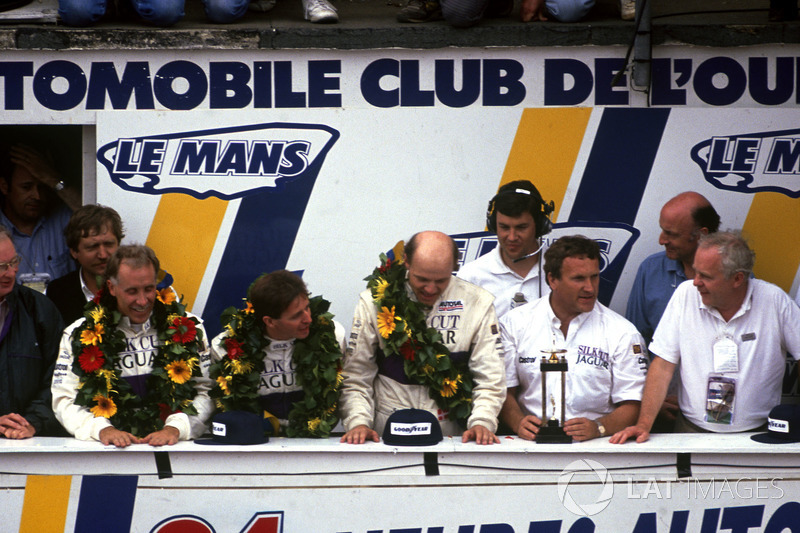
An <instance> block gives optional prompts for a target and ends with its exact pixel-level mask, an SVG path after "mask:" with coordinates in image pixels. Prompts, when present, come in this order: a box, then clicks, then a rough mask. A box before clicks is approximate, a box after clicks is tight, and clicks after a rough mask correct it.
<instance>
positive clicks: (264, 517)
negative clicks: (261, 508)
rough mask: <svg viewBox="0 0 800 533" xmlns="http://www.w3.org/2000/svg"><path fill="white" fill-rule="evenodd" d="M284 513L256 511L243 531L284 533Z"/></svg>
mask: <svg viewBox="0 0 800 533" xmlns="http://www.w3.org/2000/svg"><path fill="white" fill-rule="evenodd" d="M282 532H283V513H256V514H255V516H253V518H252V519H251V520H250V522H248V523H247V525H246V526H244V529H242V533H282Z"/></svg>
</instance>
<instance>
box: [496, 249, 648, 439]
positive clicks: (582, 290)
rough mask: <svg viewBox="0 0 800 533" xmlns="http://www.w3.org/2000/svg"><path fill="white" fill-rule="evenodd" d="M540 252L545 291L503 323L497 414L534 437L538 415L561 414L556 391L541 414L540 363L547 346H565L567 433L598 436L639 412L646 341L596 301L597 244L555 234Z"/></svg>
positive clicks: (522, 433)
mask: <svg viewBox="0 0 800 533" xmlns="http://www.w3.org/2000/svg"><path fill="white" fill-rule="evenodd" d="M544 258H545V265H544V270H545V273H546V274H547V282H548V283H549V284H550V288H551V289H552V292H551V293H550V296H549V297H546V298H541V299H539V300H537V301H536V302H534V303H531V304H529V305H526V306H524V307H520V308H517V309H513V310H512V311H510V312H509V313H508V314H507V315H506V316H505V317H503V319H502V321H501V326H502V339H503V349H504V352H505V365H506V384H507V386H508V394H507V395H506V401H505V404H504V405H503V410H502V412H501V418H502V419H503V421H504V422H505V423H506V424H508V426H509V427H510V428H511V429H513V430H514V432H515V433H516V434H517V435H519V436H520V437H522V438H523V439H528V440H534V439H536V435H537V434H538V433H539V428H540V427H541V425H542V420H547V419H549V418H550V417H553V416H556V417H558V416H559V415H560V413H561V406H560V405H559V404H560V403H561V400H560V397H558V398H557V397H556V396H560V395H558V394H553V395H552V397H551V398H550V401H552V402H555V405H556V407H555V409H553V407H552V404H551V405H546V406H544V409H546V412H543V406H542V381H541V380H542V373H541V370H540V365H541V359H542V357H548V355H547V351H548V350H552V349H559V350H566V353H565V354H564V356H565V357H566V359H567V363H568V368H569V371H568V379H567V388H566V400H565V401H566V406H565V409H564V413H565V417H566V422H565V424H564V429H565V432H566V434H567V435H569V436H570V437H572V438H573V439H574V440H577V441H583V440H588V439H593V438H596V437H604V436H606V434H610V433H612V432H615V431H618V430H620V429H622V428H624V427H626V426H627V425H629V424H631V423H632V422H633V421H634V420H636V417H637V415H638V413H639V401H640V399H641V397H642V388H643V386H644V380H645V374H646V372H647V352H646V349H645V347H644V341H643V339H642V337H641V335H640V334H639V333H638V332H637V331H636V328H635V327H634V326H633V324H631V323H630V322H628V321H627V320H625V319H624V318H622V317H621V316H620V315H618V314H617V313H615V312H613V311H611V310H610V309H608V308H607V307H606V306H604V305H602V304H601V303H599V302H598V301H597V290H598V285H599V281H600V248H599V247H598V246H597V243H595V242H594V241H593V240H591V239H587V238H586V237H582V236H570V237H561V238H560V239H558V240H557V241H555V242H554V243H553V244H552V245H551V246H550V248H549V249H548V250H547V252H546V253H545V255H544ZM551 386H552V384H551ZM550 390H552V389H550ZM546 401H547V400H546Z"/></svg>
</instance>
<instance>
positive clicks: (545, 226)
mask: <svg viewBox="0 0 800 533" xmlns="http://www.w3.org/2000/svg"><path fill="white" fill-rule="evenodd" d="M554 208H555V206H554V204H553V202H549V203H548V202H545V201H544V200H542V196H541V195H540V194H539V191H538V190H537V189H536V187H534V186H533V184H532V183H531V182H529V181H524V180H518V181H512V182H510V183H507V184H505V185H503V186H502V187H500V189H499V190H498V192H497V194H496V195H495V196H494V197H493V198H492V199H491V200H490V201H489V207H488V209H487V211H486V227H487V228H488V229H489V231H491V232H492V233H496V234H497V246H496V247H495V249H494V250H492V251H491V252H489V253H487V254H484V255H482V256H481V257H479V258H478V259H476V260H475V261H472V262H471V263H467V264H466V265H464V266H463V267H461V269H460V270H459V271H458V274H457V275H458V277H459V278H462V279H465V280H467V281H469V282H470V283H474V284H475V285H478V286H480V287H483V288H484V289H486V290H487V291H489V292H490V293H492V294H493V295H494V296H495V300H494V307H495V309H496V310H497V317H498V318H502V317H503V315H505V314H506V313H507V312H508V311H509V310H510V309H513V308H514V307H519V306H520V305H523V304H525V303H527V302H532V301H534V300H536V299H538V298H540V297H542V296H545V295H546V294H547V293H549V292H550V288H549V287H548V286H547V281H546V280H545V279H544V275H543V274H542V261H541V256H542V248H543V246H542V237H543V236H544V235H546V234H548V233H549V232H550V228H551V222H550V219H549V218H548V217H549V216H550V214H551V213H552V212H553V210H554Z"/></svg>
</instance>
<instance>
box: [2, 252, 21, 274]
mask: <svg viewBox="0 0 800 533" xmlns="http://www.w3.org/2000/svg"><path fill="white" fill-rule="evenodd" d="M19 262H20V258H19V256H18V255H15V256H14V258H13V259H12V260H11V261H8V262H7V263H0V274H5V273H6V272H8V269H9V268H17V267H19Z"/></svg>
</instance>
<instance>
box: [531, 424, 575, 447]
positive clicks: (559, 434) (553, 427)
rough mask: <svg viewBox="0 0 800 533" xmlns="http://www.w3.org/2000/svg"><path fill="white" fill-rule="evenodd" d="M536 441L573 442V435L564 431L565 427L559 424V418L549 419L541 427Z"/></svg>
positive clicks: (548, 442) (547, 442)
mask: <svg viewBox="0 0 800 533" xmlns="http://www.w3.org/2000/svg"><path fill="white" fill-rule="evenodd" d="M536 442H538V443H541V444H572V437H570V436H569V435H567V434H566V433H564V428H562V427H561V426H559V425H558V421H557V420H549V421H548V422H547V424H545V425H544V426H542V427H540V428H539V433H537V434H536Z"/></svg>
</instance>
